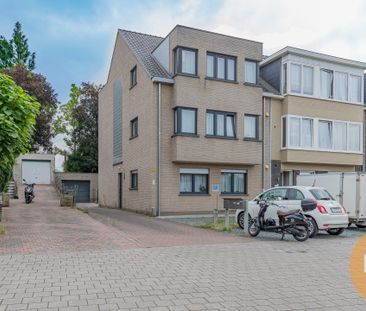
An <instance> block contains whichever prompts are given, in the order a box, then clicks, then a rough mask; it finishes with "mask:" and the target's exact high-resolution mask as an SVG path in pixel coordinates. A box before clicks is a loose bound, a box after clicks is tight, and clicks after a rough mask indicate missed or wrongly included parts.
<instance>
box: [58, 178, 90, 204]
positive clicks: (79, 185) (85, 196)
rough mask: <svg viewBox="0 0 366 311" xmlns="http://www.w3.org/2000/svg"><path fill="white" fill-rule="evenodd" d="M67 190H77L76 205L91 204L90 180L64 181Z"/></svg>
mask: <svg viewBox="0 0 366 311" xmlns="http://www.w3.org/2000/svg"><path fill="white" fill-rule="evenodd" d="M62 185H63V186H64V187H65V189H75V190H76V203H88V202H90V181H88V180H63V181H62Z"/></svg>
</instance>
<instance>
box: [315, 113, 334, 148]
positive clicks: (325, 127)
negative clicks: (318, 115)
mask: <svg viewBox="0 0 366 311" xmlns="http://www.w3.org/2000/svg"><path fill="white" fill-rule="evenodd" d="M318 128H319V129H318V131H319V132H318V134H319V136H318V144H319V148H320V149H332V143H333V124H332V122H330V121H323V120H320V121H319V125H318Z"/></svg>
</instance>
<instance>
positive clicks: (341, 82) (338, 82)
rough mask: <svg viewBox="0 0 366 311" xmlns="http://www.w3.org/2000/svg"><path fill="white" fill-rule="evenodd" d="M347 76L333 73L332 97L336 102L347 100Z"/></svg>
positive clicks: (343, 73) (342, 73)
mask: <svg viewBox="0 0 366 311" xmlns="http://www.w3.org/2000/svg"><path fill="white" fill-rule="evenodd" d="M347 80H348V75H347V73H345V72H335V74H334V82H335V83H334V85H335V92H334V93H335V94H334V97H335V99H337V100H347V99H348V95H347V93H348V85H347Z"/></svg>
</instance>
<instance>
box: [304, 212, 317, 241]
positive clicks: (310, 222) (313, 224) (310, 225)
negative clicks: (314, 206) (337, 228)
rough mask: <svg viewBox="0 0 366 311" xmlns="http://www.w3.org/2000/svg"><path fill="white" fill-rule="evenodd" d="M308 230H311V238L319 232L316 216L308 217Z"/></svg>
mask: <svg viewBox="0 0 366 311" xmlns="http://www.w3.org/2000/svg"><path fill="white" fill-rule="evenodd" d="M307 219H308V230H309V238H313V237H315V236H316V235H317V234H318V231H319V229H318V225H317V223H316V221H315V219H314V218H312V217H308V218H307Z"/></svg>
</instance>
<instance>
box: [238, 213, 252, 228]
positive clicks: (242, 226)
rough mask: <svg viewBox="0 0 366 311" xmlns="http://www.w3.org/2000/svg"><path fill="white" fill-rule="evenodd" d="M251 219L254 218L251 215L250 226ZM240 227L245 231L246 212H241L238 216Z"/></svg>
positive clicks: (249, 218)
mask: <svg viewBox="0 0 366 311" xmlns="http://www.w3.org/2000/svg"><path fill="white" fill-rule="evenodd" d="M251 219H252V217H250V215H248V226H249V225H250V220H251ZM238 225H239V227H240V228H241V229H244V212H241V213H240V214H239V215H238Z"/></svg>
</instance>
